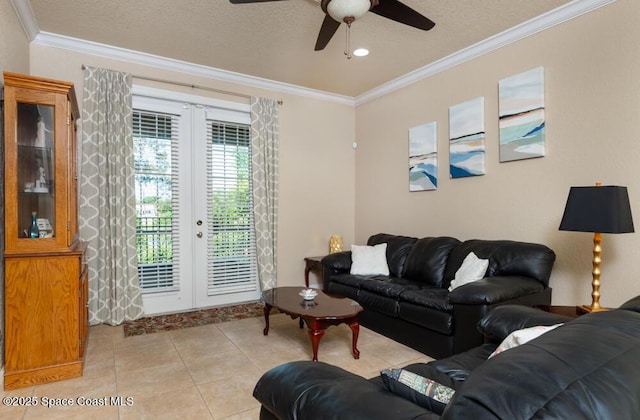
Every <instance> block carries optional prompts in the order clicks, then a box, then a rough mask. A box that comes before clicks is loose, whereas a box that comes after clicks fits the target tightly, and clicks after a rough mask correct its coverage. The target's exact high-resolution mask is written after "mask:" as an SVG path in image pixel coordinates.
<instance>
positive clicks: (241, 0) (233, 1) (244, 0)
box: [229, 0, 282, 4]
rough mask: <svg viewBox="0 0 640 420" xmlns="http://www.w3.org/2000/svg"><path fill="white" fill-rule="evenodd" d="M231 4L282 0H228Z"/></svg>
mask: <svg viewBox="0 0 640 420" xmlns="http://www.w3.org/2000/svg"><path fill="white" fill-rule="evenodd" d="M229 1H230V2H231V4H244V3H262V2H266V1H282V0H229Z"/></svg>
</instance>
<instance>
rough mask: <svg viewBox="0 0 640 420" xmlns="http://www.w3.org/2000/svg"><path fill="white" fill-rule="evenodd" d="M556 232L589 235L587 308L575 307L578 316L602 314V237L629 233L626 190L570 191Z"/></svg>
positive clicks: (587, 189)
mask: <svg viewBox="0 0 640 420" xmlns="http://www.w3.org/2000/svg"><path fill="white" fill-rule="evenodd" d="M560 230H570V231H575V232H593V271H592V275H593V281H592V282H591V286H592V290H593V291H592V292H591V305H582V306H580V307H578V310H579V311H582V312H596V311H602V310H604V309H603V308H602V307H600V264H601V263H602V259H601V258H600V256H601V254H602V246H601V241H602V236H601V234H602V233H631V232H633V219H632V217H631V206H630V205H629V195H628V194H627V187H619V186H601V185H600V183H599V182H597V183H596V186H595V187H571V189H570V190H569V197H568V198H567V205H566V206H565V209H564V215H563V216H562V221H561V222H560Z"/></svg>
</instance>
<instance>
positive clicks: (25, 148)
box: [16, 102, 56, 239]
mask: <svg viewBox="0 0 640 420" xmlns="http://www.w3.org/2000/svg"><path fill="white" fill-rule="evenodd" d="M16 111H17V115H16V116H17V127H16V128H17V133H16V134H17V146H18V147H17V162H16V163H17V184H16V187H17V189H18V191H17V197H18V203H17V205H18V208H17V218H16V222H17V223H18V226H17V228H18V229H17V233H18V238H31V239H42V238H55V237H56V232H55V230H54V226H56V223H55V222H56V202H55V173H56V168H55V166H54V165H55V162H56V160H55V156H54V152H55V148H54V146H55V132H54V130H55V124H54V122H55V118H54V117H55V107H54V106H51V105H43V104H31V103H22V102H18V103H17V110H16Z"/></svg>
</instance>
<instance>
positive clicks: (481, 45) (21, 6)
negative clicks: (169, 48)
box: [11, 0, 617, 106]
mask: <svg viewBox="0 0 640 420" xmlns="http://www.w3.org/2000/svg"><path fill="white" fill-rule="evenodd" d="M615 1H617V0H573V1H571V2H569V3H567V4H565V5H563V6H560V7H558V8H556V9H554V10H551V11H549V12H547V13H544V14H542V15H540V16H537V17H535V18H533V19H531V20H528V21H527V22H524V23H522V24H520V25H517V26H515V27H513V28H510V29H508V30H506V31H504V32H501V33H499V34H497V35H494V36H492V37H490V38H487V39H485V40H483V41H480V42H478V43H477V44H474V45H471V46H469V47H467V48H465V49H462V50H460V51H458V52H456V53H453V54H451V55H449V56H447V57H444V58H442V59H440V60H437V61H435V62H433V63H431V64H428V65H426V66H424V67H421V68H418V69H416V70H413V71H411V72H409V73H407V74H405V75H403V76H400V77H398V78H396V79H393V80H391V81H389V82H387V83H384V84H382V85H380V86H378V87H376V88H373V89H371V90H369V91H367V92H365V93H363V94H361V95H358V96H356V97H351V96H346V95H338V94H333V93H329V92H324V91H320V90H316V89H310V88H305V87H301V86H296V85H292V84H288V83H283V82H277V81H274V80H268V79H263V78H260V77H255V76H249V75H246V74H241V73H236V72H232V71H227V70H222V69H217V68H214V67H208V66H203V65H199V64H193V63H188V62H185V61H180V60H175V59H172V58H167V57H162V56H158V55H153V54H148V53H144V52H140V51H134V50H128V49H124V48H118V47H114V46H111V45H105V44H100V43H96V42H92V41H86V40H82V39H78V38H72V37H67V36H63V35H58V34H53V33H49V32H42V31H40V30H39V27H38V24H37V21H36V19H35V15H34V13H33V10H32V9H31V4H30V3H29V0H11V4H12V5H13V8H14V9H15V11H16V14H17V16H18V19H19V20H20V23H21V24H22V27H23V29H24V31H25V33H26V34H27V36H28V37H29V39H30V40H31V41H32V42H33V43H34V44H39V45H44V46H49V47H55V48H63V49H67V50H71V51H76V52H81V53H85V54H89V55H96V56H100V57H107V58H111V59H115V60H121V61H126V62H131V63H135V64H142V65H146V66H151V67H156V68H161V69H164V70H170V71H176V72H180V73H186V74H192V75H195V76H200V77H205V78H210V79H214V80H220V81H224V82H231V83H237V84H241V85H244V86H250V87H254V88H259V89H266V90H270V91H275V92H281V93H286V94H292V95H297V96H303V97H307V98H311V99H319V100H323V101H329V102H335V103H339V104H343V105H348V106H358V105H361V104H364V103H367V102H370V101H372V100H374V99H377V98H379V97H381V96H384V95H387V94H389V93H392V92H394V91H396V90H399V89H402V88H404V87H406V86H409V85H411V84H413V83H416V82H418V81H420V80H422V79H425V78H428V77H431V76H433V75H435V74H438V73H440V72H442V71H445V70H447V69H450V68H452V67H455V66H457V65H459V64H462V63H465V62H467V61H469V60H472V59H474V58H477V57H479V56H481V55H483V54H486V53H489V52H491V51H494V50H496V49H498V48H502V47H504V46H506V45H509V44H512V43H514V42H517V41H519V40H521V39H523V38H526V37H528V36H531V35H534V34H536V33H538V32H541V31H543V30H545V29H549V28H552V27H554V26H556V25H559V24H561V23H564V22H566V21H568V20H571V19H573V18H575V17H578V16H581V15H583V14H585V13H589V12H591V11H593V10H596V9H598V8H600V7H603V6H606V5H608V4H610V3H613V2H615Z"/></svg>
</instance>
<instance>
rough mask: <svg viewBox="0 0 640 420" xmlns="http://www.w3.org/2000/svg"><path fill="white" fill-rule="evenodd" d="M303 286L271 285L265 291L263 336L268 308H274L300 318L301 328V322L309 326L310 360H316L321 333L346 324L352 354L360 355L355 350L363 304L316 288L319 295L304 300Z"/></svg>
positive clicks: (294, 317) (293, 317) (266, 327)
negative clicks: (301, 292) (350, 332)
mask: <svg viewBox="0 0 640 420" xmlns="http://www.w3.org/2000/svg"><path fill="white" fill-rule="evenodd" d="M302 289H303V288H302V287H274V288H273V289H269V290H265V291H264V293H263V299H264V320H265V323H266V326H265V328H264V331H263V332H264V335H267V334H269V313H270V312H271V308H277V309H278V310H280V312H284V313H285V314H287V315H289V316H290V317H291V318H292V319H296V318H300V328H302V325H303V322H304V323H305V324H307V328H308V329H309V337H310V338H311V346H312V348H313V361H314V362H316V361H318V345H319V344H320V339H321V338H322V336H323V335H324V332H325V330H326V329H327V328H329V327H330V326H331V325H339V324H347V325H348V326H349V327H350V328H351V331H352V333H353V339H352V349H351V350H352V353H353V358H354V359H359V358H360V352H359V351H358V348H357V344H358V333H359V331H360V324H358V313H359V312H361V311H362V306H360V305H359V304H358V302H356V301H354V300H351V299H349V298H346V297H342V296H335V295H330V294H328V293H325V292H324V291H322V290H317V292H318V295H317V296H316V297H315V298H314V299H313V300H304V299H302V296H300V294H299V293H300V291H301V290H302Z"/></svg>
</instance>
